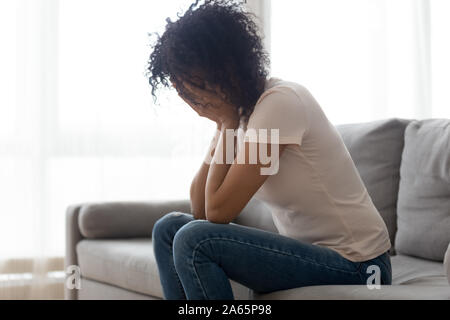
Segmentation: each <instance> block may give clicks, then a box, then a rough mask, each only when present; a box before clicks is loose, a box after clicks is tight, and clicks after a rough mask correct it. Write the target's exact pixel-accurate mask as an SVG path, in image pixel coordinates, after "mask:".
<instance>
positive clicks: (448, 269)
mask: <svg viewBox="0 0 450 320" xmlns="http://www.w3.org/2000/svg"><path fill="white" fill-rule="evenodd" d="M444 271H445V274H446V275H447V280H448V284H450V243H449V244H448V247H447V251H446V252H445V256H444Z"/></svg>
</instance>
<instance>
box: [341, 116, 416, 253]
mask: <svg viewBox="0 0 450 320" xmlns="http://www.w3.org/2000/svg"><path fill="white" fill-rule="evenodd" d="M408 123H409V120H402V119H389V120H380V121H374V122H369V123H361V124H344V125H338V126H336V129H337V130H338V132H339V133H340V135H341V137H342V139H343V141H344V143H345V145H346V147H347V149H348V151H349V153H350V156H351V157H352V159H353V162H354V163H355V165H356V168H357V169H358V172H359V174H360V176H361V179H362V181H363V182H364V184H365V186H366V189H367V191H368V193H369V195H370V197H371V198H372V201H373V203H374V204H375V207H376V208H377V209H378V211H379V212H380V214H381V216H382V217H383V220H384V222H385V223H386V226H387V229H388V232H389V236H390V240H391V244H392V247H391V254H394V248H395V243H394V241H395V232H396V229H397V217H396V207H397V193H398V184H399V176H400V175H399V170H400V162H401V155H402V150H403V140H404V131H405V128H406V126H407V125H408Z"/></svg>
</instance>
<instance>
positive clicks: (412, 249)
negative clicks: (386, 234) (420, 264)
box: [395, 119, 450, 261]
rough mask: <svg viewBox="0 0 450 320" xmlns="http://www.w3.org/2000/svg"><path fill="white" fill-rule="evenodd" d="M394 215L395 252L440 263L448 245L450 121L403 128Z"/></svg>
mask: <svg viewBox="0 0 450 320" xmlns="http://www.w3.org/2000/svg"><path fill="white" fill-rule="evenodd" d="M397 214H398V220H397V222H398V231H397V234H396V240H395V241H396V250H397V252H399V253H402V254H407V255H412V256H416V257H420V258H425V259H430V260H436V261H442V260H443V259H444V255H445V251H446V250H447V248H448V246H449V243H450V119H433V120H423V121H413V122H411V123H410V124H409V125H408V127H407V128H406V131H405V147H404V150H403V155H402V164H401V168H400V188H399V194H398V207H397Z"/></svg>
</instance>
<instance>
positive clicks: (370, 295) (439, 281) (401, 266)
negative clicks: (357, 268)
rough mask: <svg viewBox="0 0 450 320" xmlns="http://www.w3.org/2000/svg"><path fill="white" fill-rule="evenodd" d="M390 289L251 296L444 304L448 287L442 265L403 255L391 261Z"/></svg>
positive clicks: (335, 288)
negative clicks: (398, 300)
mask: <svg viewBox="0 0 450 320" xmlns="http://www.w3.org/2000/svg"><path fill="white" fill-rule="evenodd" d="M391 264H392V285H385V286H381V289H379V290H377V289H372V290H370V289H369V288H368V287H367V286H364V285H348V286H342V285H326V286H310V287H302V288H294V289H289V290H281V291H276V292H272V293H268V294H257V293H254V295H253V297H252V298H253V299H257V300H260V299H262V300H268V299H276V300H278V299H282V300H302V299H312V300H314V299H319V300H341V299H342V300H347V299H348V300H358V299H363V300H380V299H389V300H391V299H392V300H395V299H405V300H410V299H412V300H413V299H419V300H422V299H424V300H426V299H431V300H434V299H436V300H439V299H443V300H448V299H450V287H449V286H448V283H447V279H446V276H445V274H444V270H443V268H442V263H440V262H434V261H429V260H424V259H420V258H414V257H409V256H404V255H396V256H393V257H391Z"/></svg>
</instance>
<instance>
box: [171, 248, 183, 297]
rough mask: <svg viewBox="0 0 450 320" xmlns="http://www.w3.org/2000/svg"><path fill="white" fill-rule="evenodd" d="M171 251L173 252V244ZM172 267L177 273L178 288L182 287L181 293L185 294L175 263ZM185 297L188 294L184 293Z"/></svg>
mask: <svg viewBox="0 0 450 320" xmlns="http://www.w3.org/2000/svg"><path fill="white" fill-rule="evenodd" d="M170 251H171V252H173V245H172V244H171V245H170ZM171 267H172V270H173V271H174V272H175V278H176V279H177V283H178V286H179V287H180V289H181V291H182V292H184V287H183V284H182V283H181V280H180V277H179V276H178V272H177V269H176V268H175V263H173V264H172V266H171ZM184 295H185V297H186V293H185V292H184Z"/></svg>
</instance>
